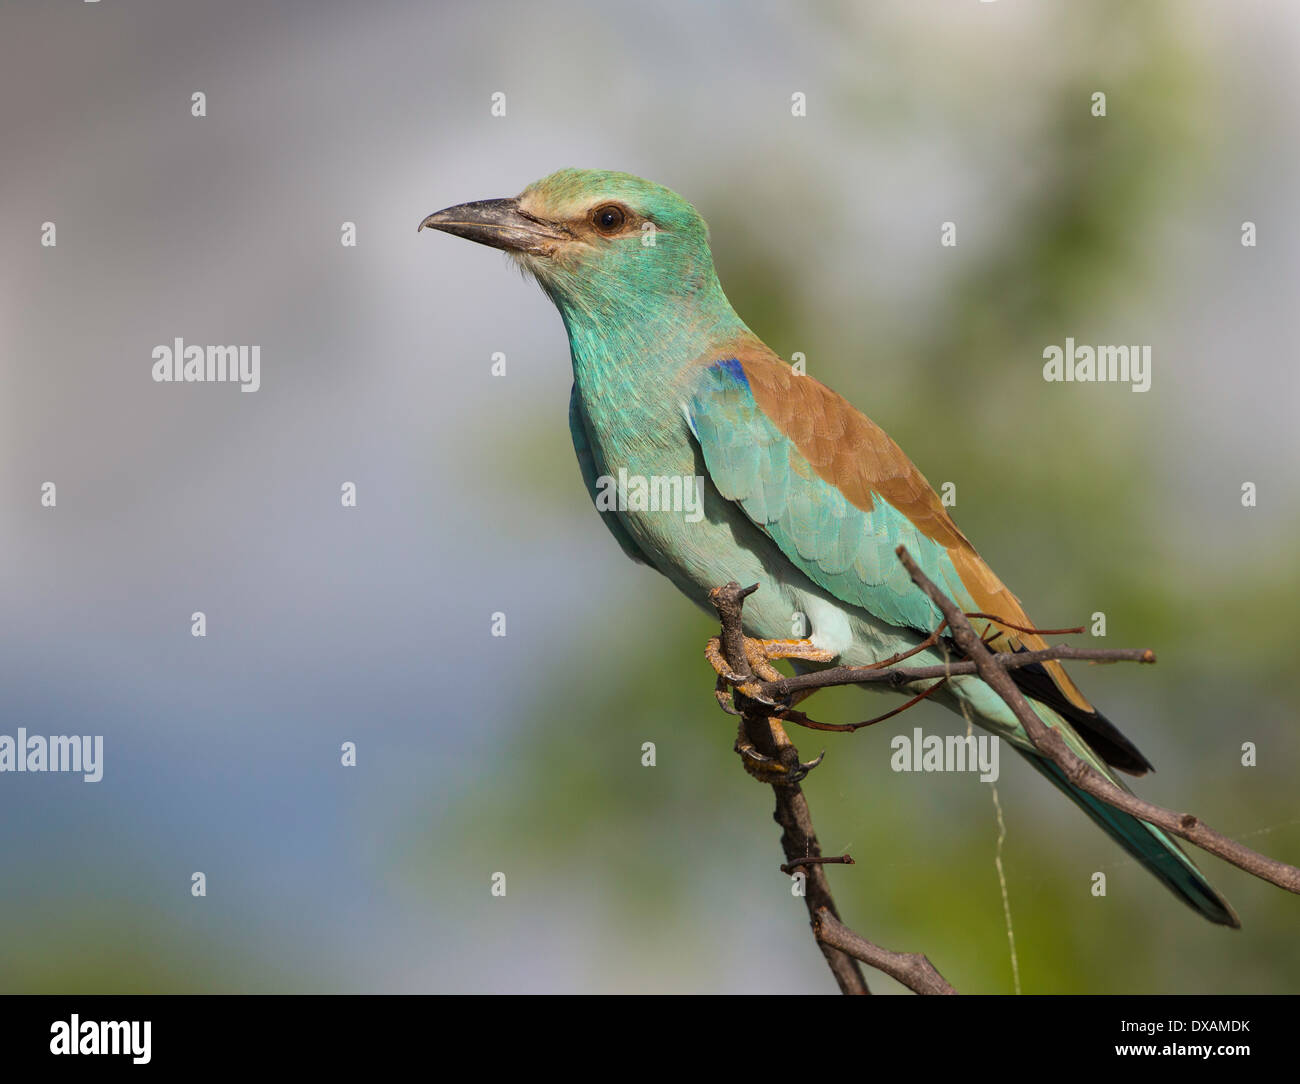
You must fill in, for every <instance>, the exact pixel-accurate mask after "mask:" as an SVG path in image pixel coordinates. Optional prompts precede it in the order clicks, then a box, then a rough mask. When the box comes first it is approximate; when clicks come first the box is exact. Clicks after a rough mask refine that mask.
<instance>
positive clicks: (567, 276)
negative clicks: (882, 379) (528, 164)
mask: <svg viewBox="0 0 1300 1084" xmlns="http://www.w3.org/2000/svg"><path fill="white" fill-rule="evenodd" d="M420 226H421V229H423V228H424V227H429V228H431V229H436V230H441V231H443V232H445V233H450V234H455V235H456V236H458V237H464V238H467V239H468V240H471V241H477V242H479V243H480V244H484V245H490V246H492V247H493V248H498V249H502V250H504V251H506V252H507V253H509V254H510V255H511V256H512V257H513V258H514V259H515V260H516V261H518V263H519V265H520V266H521V267H522V268H523V269H524V270H525V271H526V272H527V273H529V274H530V275H532V276H533V277H534V278H535V279H536V280H537V282H538V283H539V284H540V285H541V287H542V289H543V290H544V291H545V292H546V294H547V296H548V297H549V298H550V299H551V301H552V302H554V304H555V307H556V308H557V309H558V310H559V312H560V318H561V319H562V320H563V321H564V326H565V329H566V330H567V332H568V336H569V346H570V352H571V355H572V361H573V391H572V394H571V396H570V399H569V429H570V432H571V433H572V435H573V446H574V450H575V451H576V452H577V456H578V466H579V468H580V469H581V472H582V478H583V481H584V483H585V484H586V487H587V489H588V491H589V492H590V493H591V495H592V499H593V501H594V502H596V504H597V507H598V508H599V509H601V510H602V515H601V517H600V518H601V519H602V520H603V521H604V523H605V525H606V527H608V528H609V531H610V533H611V534H613V536H614V538H615V540H616V541H617V542H618V544H619V545H620V546H621V547H622V549H623V551H624V552H625V553H626V554H627V555H628V556H629V557H630V558H631V559H632V560H634V561H639V562H642V563H644V564H646V565H649V566H650V567H651V568H654V569H657V570H658V571H659V572H661V573H662V574H663V575H664V576H666V577H667V578H668V579H669V580H671V581H672V582H673V583H674V584H675V585H676V586H677V588H678V589H679V590H680V591H682V592H683V593H684V594H685V595H686V596H687V597H688V598H690V599H691V600H692V601H694V602H695V603H697V604H698V605H700V606H701V607H703V608H704V609H706V610H707V611H708V612H710V613H712V609H711V607H710V604H709V591H710V589H711V588H713V587H716V586H719V585H721V584H725V583H727V582H728V581H730V580H735V581H737V582H739V583H743V584H758V586H759V589H758V591H757V592H756V593H754V594H753V595H751V596H750V598H749V599H748V601H747V603H746V606H745V610H744V618H745V633H746V635H747V636H749V637H752V638H753V639H754V640H755V641H757V642H759V643H760V645H761V647H762V650H763V652H764V654H765V656H766V657H768V658H789V659H792V660H794V665H795V666H796V668H798V669H800V670H807V669H809V668H816V667H820V666H829V665H837V666H863V665H868V664H872V663H877V662H879V661H881V660H883V659H887V658H890V657H891V656H894V655H897V654H900V653H902V652H905V651H909V650H911V649H912V648H914V647H916V646H917V645H919V644H922V643H924V642H926V641H927V640H929V641H930V646H928V647H926V648H925V649H924V650H922V651H921V652H920V653H919V654H917V655H915V656H913V657H912V659H911V660H910V662H911V663H912V664H914V665H917V666H923V665H941V664H942V663H943V662H944V661H945V659H949V658H953V657H954V656H955V655H956V649H955V647H954V646H953V645H952V644H951V643H950V642H948V641H945V640H942V639H939V640H938V641H937V642H936V640H935V639H934V638H932V637H931V635H930V634H931V633H932V632H933V631H934V630H936V629H937V628H938V627H939V624H940V621H941V615H940V613H939V611H938V610H937V608H936V607H935V606H934V604H933V603H932V602H931V601H930V600H929V599H928V598H927V597H926V595H925V594H924V593H923V592H921V591H920V590H918V589H917V588H916V587H915V586H914V585H913V584H912V582H911V580H910V579H909V577H908V574H907V572H906V571H905V570H904V568H903V567H902V565H901V564H900V563H899V561H898V559H897V558H896V556H895V549H896V548H897V547H898V546H899V545H900V544H902V545H905V546H906V547H907V549H908V550H909V551H910V553H911V554H912V556H913V558H914V559H915V560H916V561H917V563H918V564H919V565H920V567H921V569H922V570H923V571H924V572H925V573H926V575H927V576H929V577H930V579H932V580H933V581H934V582H935V583H936V584H938V585H939V587H940V588H942V589H944V590H946V591H947V592H948V594H949V595H951V597H952V598H953V599H954V600H956V602H957V603H958V605H960V606H961V607H962V609H964V610H966V611H968V612H971V613H975V612H978V613H983V614H990V615H994V616H995V617H997V618H1000V619H1002V620H1001V621H990V620H983V619H982V620H979V621H977V622H975V625H976V630H977V631H978V632H980V633H981V635H982V636H984V637H985V638H986V639H987V641H988V642H989V643H990V644H991V646H992V647H993V648H994V649H996V650H1001V651H1017V650H1036V649H1039V648H1042V647H1045V646H1046V644H1045V642H1044V641H1043V639H1042V638H1041V636H1039V635H1037V634H1036V633H1034V632H1032V631H1027V630H1032V628H1033V624H1032V622H1031V621H1030V619H1029V617H1028V616H1027V615H1026V613H1025V611H1024V608H1023V607H1022V606H1021V604H1020V602H1019V600H1018V599H1017V598H1016V596H1015V595H1013V594H1012V593H1011V591H1010V590H1008V589H1007V587H1006V586H1005V585H1004V584H1003V583H1002V581H1001V580H1000V579H999V578H998V577H997V575H996V574H995V573H994V572H993V570H992V569H991V568H990V567H989V566H988V565H987V564H985V563H984V561H983V560H982V559H981V558H980V556H979V554H978V553H977V552H976V551H975V547H974V546H973V545H972V544H971V543H970V540H969V539H967V537H966V536H965V535H964V534H962V532H961V530H960V529H959V528H958V527H957V525H956V523H954V522H953V519H952V517H951V516H950V515H949V513H948V510H947V508H945V507H944V505H943V503H942V502H941V501H940V499H939V497H938V496H937V495H936V493H935V492H934V490H933V488H932V487H931V486H930V484H929V483H928V482H927V481H926V480H925V478H924V476H923V475H922V474H921V472H920V471H919V470H917V468H916V467H915V466H914V465H913V463H912V462H911V460H909V459H908V458H907V456H906V455H904V454H903V451H902V449H901V448H899V446H898V445H897V444H895V443H894V441H893V440H891V439H890V438H889V436H888V435H887V434H886V433H885V432H884V430H882V429H881V428H880V427H879V426H878V425H876V424H875V423H874V422H873V421H871V419H870V418H868V417H866V415H864V414H862V413H860V412H859V411H858V410H856V409H854V407H853V406H852V405H851V404H850V403H848V402H847V401H846V400H844V399H843V398H841V397H840V396H839V395H837V394H836V393H835V392H833V391H832V390H831V389H830V388H828V387H826V386H825V385H824V384H821V383H819V382H818V381H817V380H815V379H814V378H813V377H811V376H808V375H804V374H802V373H800V372H798V371H796V370H795V369H794V368H793V367H792V366H790V365H789V364H787V363H786V362H785V361H784V360H782V359H781V358H780V357H778V356H777V354H776V353H775V352H773V351H772V350H770V349H769V348H768V347H767V346H766V345H764V344H763V342H762V341H761V340H760V339H759V338H758V337H757V336H756V335H755V334H754V333H753V332H752V331H750V329H749V328H748V327H746V326H745V323H744V321H743V320H742V319H741V318H740V317H739V316H738V315H737V314H736V311H735V309H733V308H732V306H731V303H730V302H729V301H728V300H727V296H726V294H725V293H723V290H722V286H721V284H720V283H719V282H718V277H717V274H716V273H715V271H714V268H713V258H712V255H711V253H710V250H709V236H708V230H707V228H706V226H705V224H704V220H703V219H702V218H701V217H700V215H699V214H698V213H697V212H696V210H695V208H694V207H692V206H691V205H690V204H689V203H687V202H686V201H685V200H684V199H682V198H681V197H680V196H678V195H677V194H676V193H674V192H671V191H669V190H668V189H667V188H664V187H662V186H661V185H658V184H653V183H651V182H650V181H646V180H642V179H641V178H639V177H634V176H632V175H630V174H627V173H614V172H608V171H603V170H580V169H564V170H560V171H559V172H557V173H553V174H551V175H550V176H549V177H546V178H544V179H543V180H540V181H537V182H536V183H534V184H531V185H529V186H528V187H527V188H525V189H524V190H523V192H521V193H520V194H519V195H518V196H517V197H515V198H513V199H489V200H480V201H478V202H474V203H466V204H461V205H460V206H456V207H449V208H447V209H446V210H443V211H438V212H436V213H435V214H431V215H429V216H428V217H427V218H426V219H424V221H423V222H422V223H421V224H420ZM609 479H618V480H619V485H621V486H622V487H623V488H624V489H626V488H627V487H628V486H629V484H630V480H632V481H634V480H637V479H641V480H646V481H645V483H644V484H645V485H646V486H649V487H653V486H655V485H656V480H671V479H678V480H680V479H690V480H694V479H699V480H700V481H699V482H698V483H696V485H697V486H698V488H697V489H696V491H695V492H691V490H690V489H689V488H688V489H682V488H681V487H680V482H679V483H678V488H677V489H676V490H675V491H672V490H670V489H669V488H668V487H667V486H664V487H663V489H662V492H670V491H672V492H678V493H681V494H682V496H683V499H684V500H686V501H688V502H689V500H690V499H691V498H694V497H695V496H696V493H698V496H699V498H700V505H699V506H698V508H693V509H692V510H693V511H694V513H695V514H688V513H686V512H684V511H683V509H682V508H680V507H679V508H676V509H673V508H664V507H662V505H660V504H658V503H657V502H655V501H653V500H647V499H646V492H647V491H646V490H645V489H643V490H642V492H641V499H635V495H634V496H633V499H627V497H628V495H627V494H626V493H624V499H622V500H615V501H610V500H608V499H606V498H608V497H609V495H610V493H609V484H608V481H607V480H609ZM655 492H659V490H656V491H655ZM795 615H799V616H798V618H797V620H798V621H800V622H802V625H803V627H802V629H801V630H800V631H802V632H803V633H804V635H803V636H802V637H799V638H796V639H792V638H791V635H792V628H794V627H795V626H794V621H795V620H796V618H795ZM1003 622H1005V623H1003ZM1011 673H1012V674H1013V675H1014V676H1015V679H1016V682H1017V684H1018V685H1019V686H1020V687H1021V689H1022V690H1023V691H1024V693H1025V695H1026V696H1027V697H1029V698H1030V701H1029V702H1030V704H1031V705H1033V708H1034V710H1035V711H1036V712H1037V713H1038V715H1039V716H1040V717H1041V718H1042V720H1043V722H1044V723H1045V724H1047V725H1048V726H1051V727H1055V728H1056V729H1057V730H1058V731H1059V732H1060V734H1061V735H1062V737H1063V738H1064V739H1065V740H1066V742H1067V743H1068V745H1069V746H1070V748H1071V749H1072V750H1073V751H1074V752H1075V753H1076V754H1077V755H1078V756H1080V757H1081V758H1083V759H1084V760H1085V761H1087V762H1088V763H1089V764H1091V765H1092V766H1093V767H1094V768H1096V769H1097V770H1098V771H1099V772H1101V774H1102V775H1104V776H1106V777H1107V778H1108V779H1110V780H1112V781H1113V782H1116V783H1119V779H1118V778H1117V776H1116V774H1115V772H1116V771H1122V772H1127V773H1129V774H1131V775H1142V774H1143V773H1144V772H1146V771H1148V770H1150V768H1151V765H1150V763H1149V762H1148V761H1147V759H1146V757H1144V756H1143V755H1142V754H1141V753H1140V752H1138V750H1137V748H1136V746H1134V745H1133V743H1132V742H1130V741H1129V740H1128V739H1127V738H1125V737H1124V735H1123V734H1121V733H1120V732H1119V730H1118V729H1116V727H1115V726H1114V725H1113V724H1112V723H1111V722H1110V721H1109V720H1108V719H1106V717H1105V716H1103V715H1102V714H1101V713H1100V712H1099V711H1097V710H1096V709H1095V708H1094V707H1093V706H1092V704H1091V703H1090V702H1089V701H1088V700H1087V699H1086V698H1085V697H1084V695H1083V693H1082V692H1080V690H1079V689H1078V687H1077V686H1076V685H1075V684H1074V682H1073V681H1072V680H1071V679H1070V677H1069V676H1068V675H1067V674H1066V672H1065V670H1064V668H1063V667H1062V666H1061V664H1060V663H1059V662H1056V661H1051V662H1047V663H1044V664H1040V665H1036V666H1030V667H1025V668H1022V669H1017V670H1013V671H1011ZM930 684H931V683H929V682H926V683H918V684H917V685H916V686H915V687H913V688H911V689H906V688H905V689H903V690H902V691H903V692H904V693H906V694H908V695H916V694H917V693H920V692H924V691H926V690H927V689H928V687H929V685H930ZM864 688H869V689H872V690H878V689H881V688H883V687H882V686H864ZM889 692H892V693H893V694H894V695H897V692H898V690H889ZM932 699H934V700H935V701H937V702H938V703H941V704H943V705H945V706H946V707H948V708H950V709H951V710H953V711H955V712H958V713H959V714H962V715H964V716H965V717H967V718H969V719H971V720H972V721H973V722H974V723H976V724H977V725H979V726H981V727H983V728H985V729H986V730H988V731H990V732H991V733H993V734H995V735H997V736H998V737H999V738H1001V739H1003V740H1004V741H1006V742H1008V743H1009V744H1010V745H1012V746H1013V747H1014V748H1015V749H1016V750H1017V751H1018V752H1020V753H1021V754H1023V755H1024V756H1025V757H1026V758H1027V759H1028V761H1029V762H1030V763H1031V764H1032V765H1033V766H1034V767H1035V768H1036V769H1038V771H1040V772H1041V773H1042V774H1043V775H1045V776H1047V778H1048V779H1050V780H1051V781H1052V782H1053V783H1054V784H1055V785H1056V786H1057V787H1059V788H1060V789H1061V790H1063V791H1064V792H1065V793H1066V794H1067V795H1068V796H1069V797H1070V798H1071V799H1072V800H1073V801H1074V802H1075V803H1076V804H1077V805H1078V806H1079V807H1080V808H1081V809H1082V810H1083V811H1084V812H1085V813H1086V814H1087V815H1088V816H1089V817H1091V818H1092V819H1093V820H1094V821H1095V822H1096V823H1097V824H1098V825H1100V826H1101V828H1102V829H1104V830H1105V831H1106V832H1107V833H1108V834H1109V835H1110V836H1112V837H1113V838H1114V839H1115V840H1116V841H1117V842H1118V843H1119V844H1120V846H1122V847H1123V848H1124V849H1125V850H1126V851H1127V852H1128V853H1129V854H1130V855H1132V856H1133V857H1134V858H1136V859H1137V860H1138V861H1139V862H1140V863H1142V865H1144V866H1145V867H1146V868H1147V869H1148V870H1150V871H1151V872H1152V873H1153V874H1154V875H1155V876H1156V877H1158V878H1159V879H1160V880H1161V881H1163V882H1164V884H1165V885H1167V886H1168V887H1169V889H1170V890H1172V891H1173V892H1174V893H1175V894H1176V895H1177V896H1178V897H1179V898H1181V899H1182V900H1183V901H1185V902H1186V903H1188V904H1189V905H1190V906H1192V907H1193V908H1195V909H1196V910H1197V911H1199V912H1200V913H1201V914H1202V915H1204V916H1205V917H1206V918H1208V919H1209V920H1210V921H1212V922H1217V923H1221V924H1223V925H1226V926H1237V925H1238V924H1239V923H1238V920H1237V916H1236V915H1235V914H1234V913H1233V910H1232V908H1231V907H1230V906H1229V905H1228V903H1227V901H1226V900H1224V898H1223V897H1222V896H1221V895H1219V893H1218V892H1216V891H1215V890H1214V888H1212V887H1211V885H1210V884H1209V882H1208V881H1207V880H1206V878H1205V876H1204V875H1203V874H1202V873H1201V872H1200V870H1198V869H1197V868H1196V866H1195V865H1194V864H1193V863H1192V861H1191V860H1190V859H1189V858H1188V857H1187V856H1186V855H1185V854H1184V853H1183V852H1182V850H1181V849H1180V848H1179V847H1178V845H1177V844H1176V843H1174V841H1173V840H1172V839H1170V838H1169V837H1168V836H1167V835H1165V834H1164V833H1163V832H1161V831H1160V829H1158V828H1155V827H1152V826H1151V825H1149V824H1146V823H1144V822H1142V821H1139V820H1137V819H1135V818H1133V817H1131V816H1129V815H1127V814H1125V813H1121V812H1118V811H1117V810H1115V809H1112V808H1111V807H1109V806H1107V805H1105V804H1104V803H1102V802H1099V801H1097V800H1096V799H1095V798H1093V797H1092V796H1090V795H1088V794H1086V793H1085V792H1083V791H1082V790H1078V789H1076V788H1074V787H1073V786H1071V785H1070V783H1069V782H1068V781H1067V780H1066V779H1065V777H1064V776H1063V775H1062V774H1061V772H1060V771H1059V769H1057V768H1056V766H1055V765H1054V764H1052V763H1051V762H1050V761H1047V760H1045V759H1043V758H1042V757H1041V756H1039V755H1038V754H1037V753H1035V751H1034V748H1033V745H1032V743H1031V742H1030V741H1029V738H1028V737H1027V736H1026V734H1025V732H1024V729H1023V728H1022V726H1021V725H1020V723H1019V722H1018V721H1017V720H1016V718H1015V716H1014V715H1013V714H1012V713H1011V711H1010V709H1009V708H1008V707H1007V706H1006V704H1005V703H1003V701H1002V700H1001V698H999V697H998V696H997V695H996V694H995V693H994V692H993V691H992V690H991V689H990V688H989V687H988V686H987V685H986V684H984V682H982V681H981V680H979V679H978V678H977V677H973V676H966V677H954V678H950V679H949V680H947V681H946V682H945V683H944V685H943V687H942V688H940V689H937V690H934V695H933V697H932Z"/></svg>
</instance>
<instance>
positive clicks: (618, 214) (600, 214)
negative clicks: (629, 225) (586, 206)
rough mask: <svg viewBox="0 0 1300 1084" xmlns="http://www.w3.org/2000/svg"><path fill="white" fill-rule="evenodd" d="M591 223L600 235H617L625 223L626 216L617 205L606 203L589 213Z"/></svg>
mask: <svg viewBox="0 0 1300 1084" xmlns="http://www.w3.org/2000/svg"><path fill="white" fill-rule="evenodd" d="M591 221H592V222H593V223H594V224H595V226H596V229H598V230H600V232H601V233H617V232H618V230H620V229H621V228H622V226H623V223H624V222H626V221H627V215H626V214H625V213H624V211H623V208H622V207H620V206H618V204H616V203H607V204H605V206H603V207H597V208H596V209H595V210H594V211H592V212H591Z"/></svg>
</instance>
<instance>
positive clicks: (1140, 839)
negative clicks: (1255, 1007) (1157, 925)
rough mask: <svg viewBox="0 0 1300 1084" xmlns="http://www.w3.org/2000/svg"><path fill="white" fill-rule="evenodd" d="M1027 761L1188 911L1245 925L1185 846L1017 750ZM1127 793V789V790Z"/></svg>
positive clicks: (1046, 763) (1053, 767) (1044, 762)
mask: <svg viewBox="0 0 1300 1084" xmlns="http://www.w3.org/2000/svg"><path fill="white" fill-rule="evenodd" d="M1016 751H1017V752H1018V753H1020V754H1021V755H1022V756H1023V757H1024V758H1025V759H1026V760H1028V761H1029V763H1030V764H1032V765H1033V766H1034V767H1035V768H1037V769H1038V770H1039V771H1040V772H1042V773H1043V775H1045V776H1047V778H1048V779H1050V780H1051V781H1052V782H1053V783H1054V784H1056V786H1058V787H1059V788H1060V789H1061V790H1063V791H1064V792H1065V793H1066V794H1067V795H1068V796H1069V798H1070V800H1071V801H1073V802H1074V803H1075V805H1077V806H1078V807H1079V808H1080V809H1082V810H1083V811H1084V812H1085V813H1087V814H1088V816H1089V817H1091V818H1092V819H1093V820H1094V821H1095V822H1096V823H1097V825H1098V826H1100V828H1101V829H1102V831H1104V832H1105V833H1106V834H1107V835H1108V836H1110V837H1111V839H1113V840H1115V842H1116V843H1118V844H1119V845H1120V846H1121V847H1123V848H1124V849H1125V850H1126V851H1128V853H1129V854H1131V855H1132V856H1133V857H1134V858H1136V859H1137V860H1138V861H1139V862H1140V863H1142V865H1143V866H1145V867H1146V868H1147V869H1148V870H1150V871H1151V872H1152V873H1153V874H1155V876H1156V877H1157V878H1159V879H1160V880H1161V881H1162V882H1163V883H1164V884H1165V886H1166V887H1167V888H1168V889H1169V890H1170V891H1171V892H1172V893H1173V894H1174V895H1175V896H1177V897H1178V898H1179V899H1180V900H1182V901H1183V902H1184V903H1186V904H1187V905H1188V906H1189V907H1191V908H1193V909H1194V910H1196V911H1198V912H1200V913H1201V914H1202V915H1204V916H1205V917H1206V918H1208V919H1209V920H1210V921H1211V922H1217V923H1218V924H1219V925H1221V926H1231V927H1233V928H1234V929H1236V928H1239V927H1240V926H1241V920H1240V919H1239V918H1237V913H1236V912H1235V911H1233V909H1232V905H1231V904H1229V903H1228V901H1227V900H1225V899H1224V898H1223V897H1222V896H1221V895H1219V893H1218V892H1217V891H1215V889H1214V887H1213V886H1212V885H1211V884H1210V882H1209V881H1208V880H1206V877H1205V874H1203V873H1202V872H1201V871H1200V870H1199V869H1197V868H1196V865H1195V864H1194V863H1193V862H1192V860H1191V859H1190V858H1188V857H1187V855H1186V854H1184V853H1183V850H1182V848H1181V847H1179V846H1178V844H1177V843H1175V842H1174V841H1173V840H1172V839H1170V838H1169V837H1168V836H1167V835H1165V833H1164V832H1162V831H1161V830H1160V829H1159V828H1156V827H1155V826H1154V825H1151V824H1147V823H1146V821H1140V820H1138V819H1137V818H1136V817H1134V816H1131V815H1130V814H1128V813H1121V812H1120V811H1119V810H1118V809H1115V808H1114V807H1112V806H1109V805H1107V804H1106V803H1105V802H1102V801H1099V800H1098V799H1097V798H1094V797H1093V796H1092V795H1091V794H1089V793H1088V792H1087V791H1084V790H1080V789H1079V788H1078V787H1076V786H1074V785H1073V784H1071V783H1070V781H1069V780H1068V779H1066V777H1065V773H1064V772H1062V771H1061V769H1060V768H1058V767H1057V766H1056V765H1055V764H1053V763H1052V762H1051V761H1050V760H1045V759H1043V757H1041V756H1039V755H1037V754H1036V753H1031V752H1028V751H1027V750H1024V749H1017V750H1016ZM1097 767H1098V768H1099V769H1100V770H1101V771H1102V773H1103V774H1104V775H1106V776H1108V777H1109V778H1110V779H1111V781H1112V782H1114V783H1116V784H1117V785H1119V786H1123V785H1124V784H1123V783H1120V782H1119V780H1117V779H1115V778H1114V777H1113V775H1112V773H1110V772H1108V771H1106V769H1105V768H1104V767H1101V766H1100V765H1097ZM1125 789H1127V788H1125Z"/></svg>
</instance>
